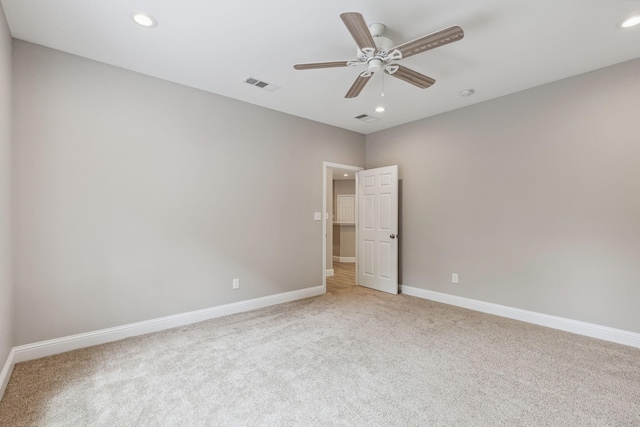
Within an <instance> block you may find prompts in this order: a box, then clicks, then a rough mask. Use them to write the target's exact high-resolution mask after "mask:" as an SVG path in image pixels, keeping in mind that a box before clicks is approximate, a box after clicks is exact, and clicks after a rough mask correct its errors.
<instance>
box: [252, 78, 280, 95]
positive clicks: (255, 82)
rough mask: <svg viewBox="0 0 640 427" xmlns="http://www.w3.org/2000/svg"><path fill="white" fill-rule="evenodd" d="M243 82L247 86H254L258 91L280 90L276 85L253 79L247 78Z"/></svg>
mask: <svg viewBox="0 0 640 427" xmlns="http://www.w3.org/2000/svg"><path fill="white" fill-rule="evenodd" d="M244 82H245V83H247V84H250V85H251V86H255V87H259V88H260V89H264V90H267V91H269V92H275V91H277V90H278V89H280V87H278V86H276V85H272V84H270V83H267V82H263V81H262V80H258V79H254V78H253V77H247V78H246V79H244Z"/></svg>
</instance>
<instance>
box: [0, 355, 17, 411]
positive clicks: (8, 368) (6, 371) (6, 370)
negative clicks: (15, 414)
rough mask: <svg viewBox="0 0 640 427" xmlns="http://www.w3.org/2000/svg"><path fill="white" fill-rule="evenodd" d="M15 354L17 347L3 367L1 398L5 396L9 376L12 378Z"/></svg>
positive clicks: (0, 380)
mask: <svg viewBox="0 0 640 427" xmlns="http://www.w3.org/2000/svg"><path fill="white" fill-rule="evenodd" d="M15 354H16V352H15V348H12V349H11V351H10V352H9V357H7V361H6V362H5V364H4V367H3V368H2V373H0V399H2V396H4V391H5V390H6V389H7V384H9V378H11V373H12V372H13V365H15V362H14V358H15Z"/></svg>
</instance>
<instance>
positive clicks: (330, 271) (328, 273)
mask: <svg viewBox="0 0 640 427" xmlns="http://www.w3.org/2000/svg"><path fill="white" fill-rule="evenodd" d="M334 274H336V272H335V270H334V269H333V268H329V269H327V270H325V277H331V276H333V275H334Z"/></svg>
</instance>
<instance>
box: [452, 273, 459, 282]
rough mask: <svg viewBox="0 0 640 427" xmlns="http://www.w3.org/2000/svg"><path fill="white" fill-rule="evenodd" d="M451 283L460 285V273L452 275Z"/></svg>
mask: <svg viewBox="0 0 640 427" xmlns="http://www.w3.org/2000/svg"><path fill="white" fill-rule="evenodd" d="M451 283H458V273H452V274H451Z"/></svg>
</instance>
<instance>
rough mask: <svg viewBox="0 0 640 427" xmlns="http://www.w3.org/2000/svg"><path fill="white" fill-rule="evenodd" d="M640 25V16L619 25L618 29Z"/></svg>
mask: <svg viewBox="0 0 640 427" xmlns="http://www.w3.org/2000/svg"><path fill="white" fill-rule="evenodd" d="M638 24H640V15H636V16H632V17H631V18H627V19H625V20H624V21H620V22H619V23H618V28H631V27H635V26H636V25H638Z"/></svg>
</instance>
